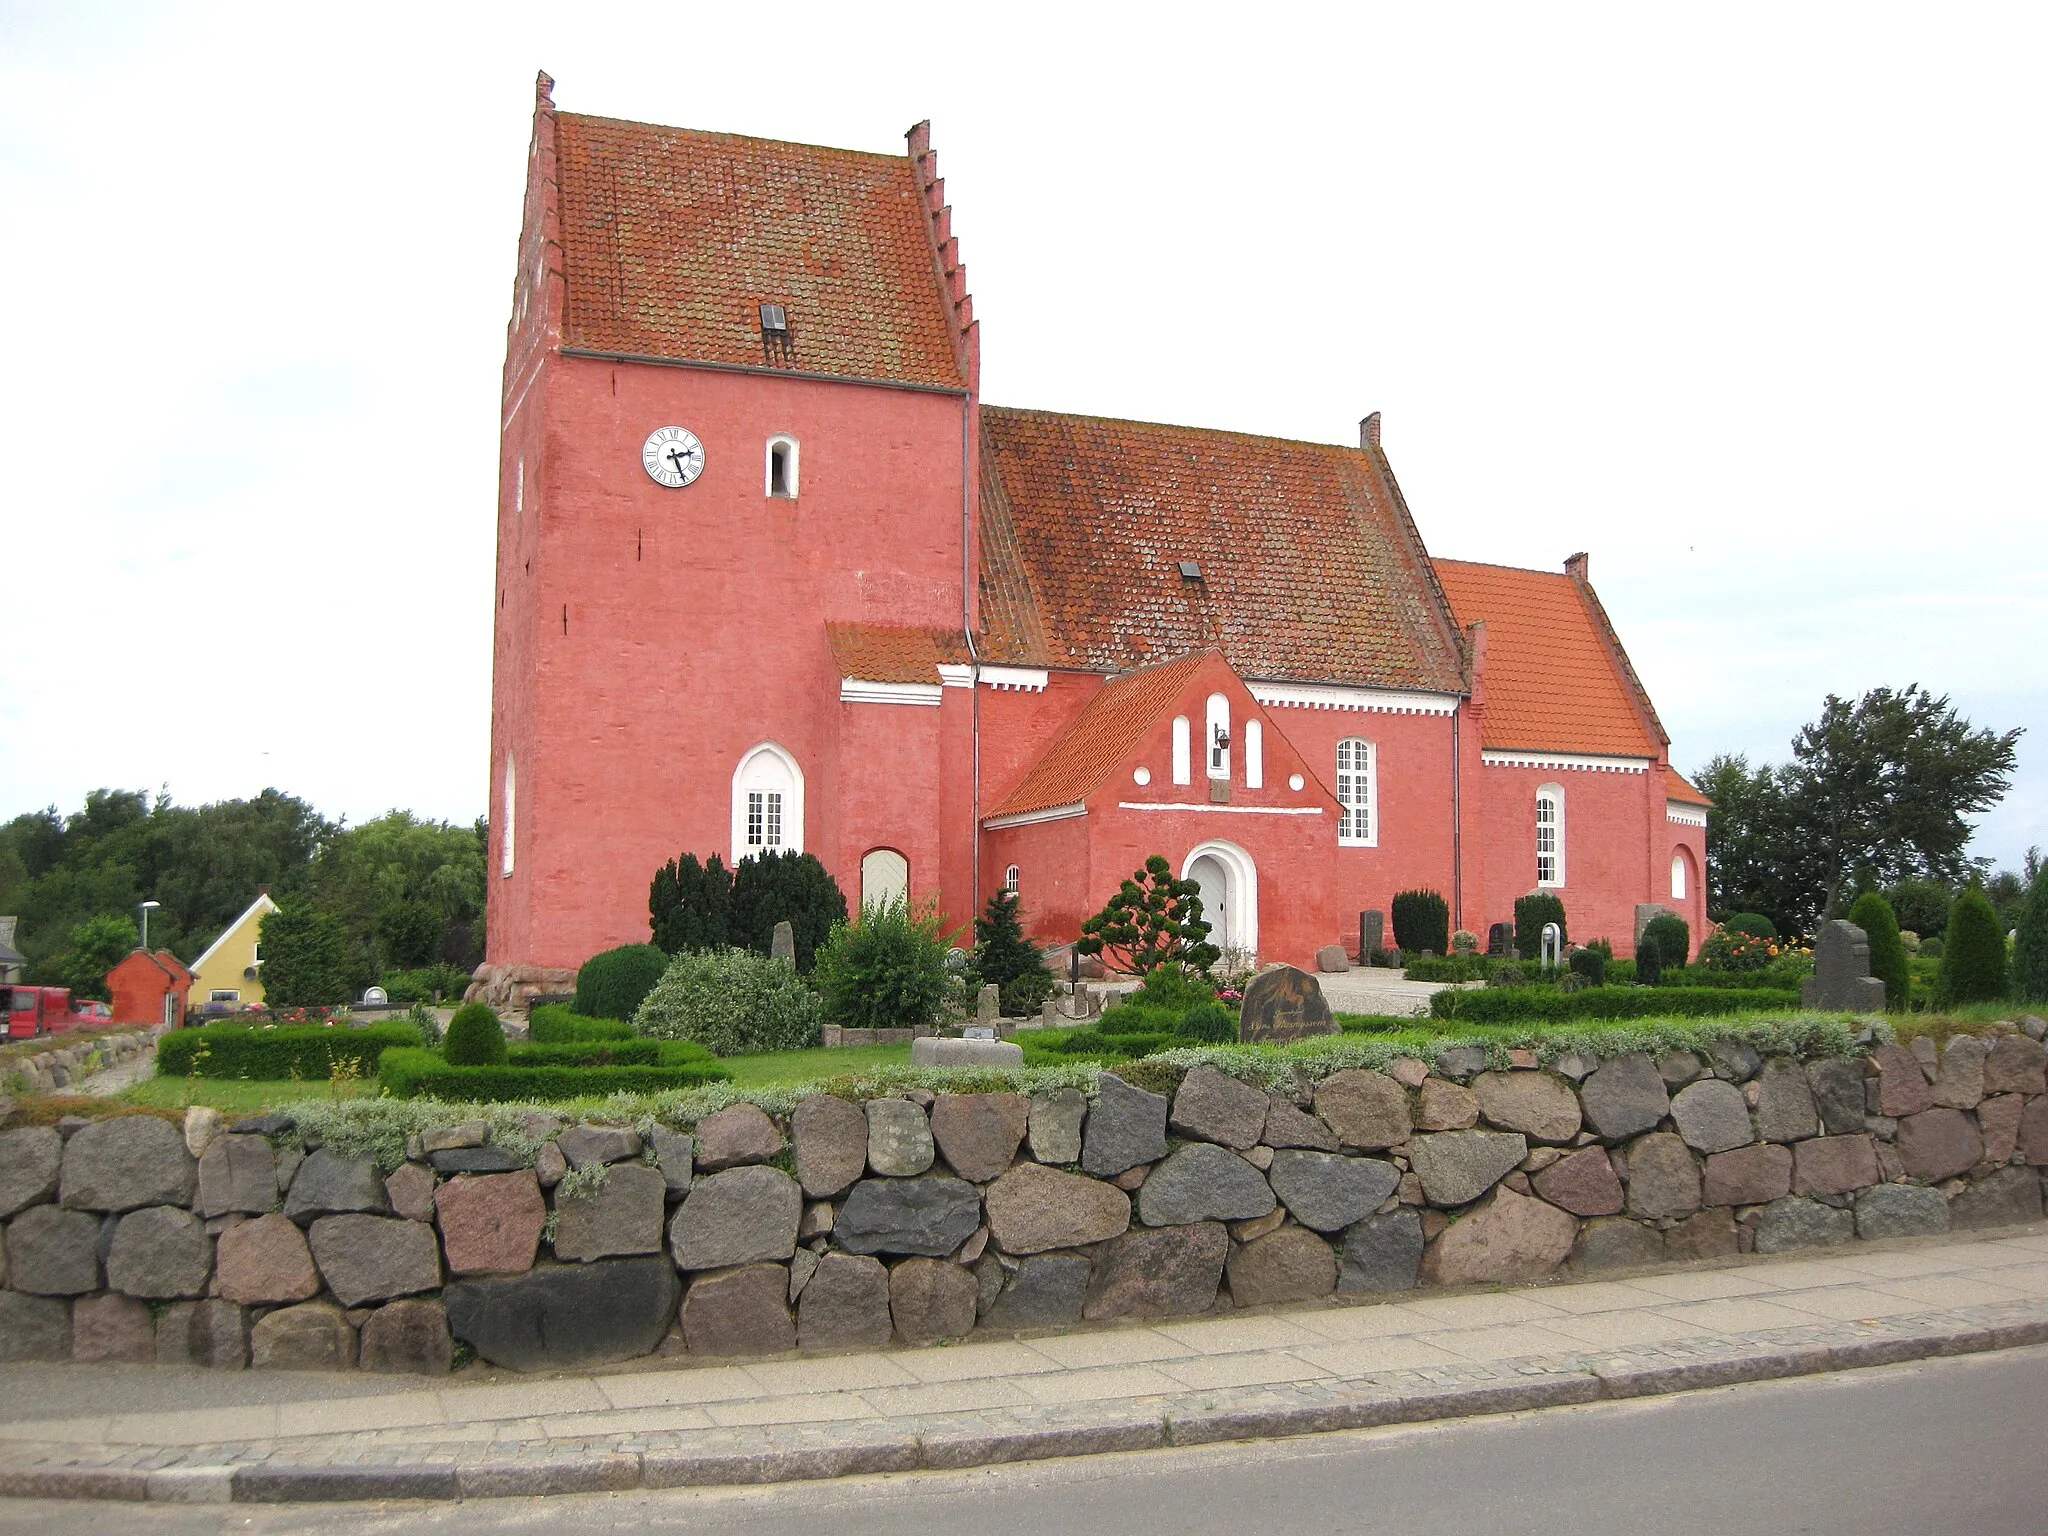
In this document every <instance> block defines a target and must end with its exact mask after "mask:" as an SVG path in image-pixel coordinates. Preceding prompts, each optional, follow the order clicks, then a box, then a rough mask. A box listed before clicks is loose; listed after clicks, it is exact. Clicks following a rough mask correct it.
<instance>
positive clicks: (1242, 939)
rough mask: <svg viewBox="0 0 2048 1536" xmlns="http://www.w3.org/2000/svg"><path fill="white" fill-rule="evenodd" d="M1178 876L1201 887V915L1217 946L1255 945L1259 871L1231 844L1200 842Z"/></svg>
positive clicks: (1244, 947)
mask: <svg viewBox="0 0 2048 1536" xmlns="http://www.w3.org/2000/svg"><path fill="white" fill-rule="evenodd" d="M1181 878H1182V879H1183V880H1192V881H1194V882H1195V884H1197V885H1198V886H1200V887H1201V888H1202V917H1203V920H1204V921H1206V922H1207V923H1208V925H1209V942H1210V943H1211V944H1214V945H1215V946H1216V947H1217V948H1218V949H1229V948H1237V949H1242V950H1245V951H1247V952H1248V953H1251V954H1256V953H1258V948H1259V872H1258V869H1257V867H1256V866H1254V865H1253V863H1252V856H1251V855H1250V854H1248V853H1246V852H1245V851H1244V850H1243V849H1242V848H1240V847H1238V846H1237V844H1235V843H1226V842H1221V841H1214V842H1207V843H1202V844H1200V845H1199V846H1197V847H1196V848H1194V849H1193V850H1191V851H1190V852H1189V854H1188V857H1187V862H1186V863H1184V864H1183V865H1182V866H1181Z"/></svg>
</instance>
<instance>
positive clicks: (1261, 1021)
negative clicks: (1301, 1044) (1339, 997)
mask: <svg viewBox="0 0 2048 1536" xmlns="http://www.w3.org/2000/svg"><path fill="white" fill-rule="evenodd" d="M1336 1033H1337V1021H1336V1020H1335V1019H1334V1018H1332V1017H1331V1016H1330V1005H1329V1004H1328V1003H1327V1002H1325V1001H1324V1000H1323V989H1322V987H1321V985H1320V984H1318V983H1317V981H1316V979H1315V977H1313V976H1311V975H1309V973H1308V972H1307V971H1303V970H1297V969H1296V968H1295V967H1293V966H1291V965H1276V966H1274V967H1273V969H1271V970H1270V971H1261V972H1259V974H1258V975H1256V976H1254V977H1253V978H1252V979H1251V980H1250V981H1249V982H1247V983H1246V984H1245V989H1244V1003H1243V1005H1242V1006H1241V1007H1240V1008H1239V1010H1238V1016H1237V1038H1238V1039H1239V1040H1240V1041H1242V1042H1244V1043H1245V1044H1247V1045H1249V1044H1252V1043H1253V1042H1260V1043H1267V1044H1278V1043H1281V1042H1284V1041H1288V1040H1299V1039H1301V1038H1302V1037H1303V1036H1304V1035H1334V1034H1336Z"/></svg>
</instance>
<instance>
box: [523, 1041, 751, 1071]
mask: <svg viewBox="0 0 2048 1536" xmlns="http://www.w3.org/2000/svg"><path fill="white" fill-rule="evenodd" d="M506 1065H507V1066H513V1067H696V1066H717V1065H718V1058H717V1057H716V1056H714V1055H712V1054H711V1053H710V1052H709V1051H707V1050H705V1049H704V1047H703V1046H701V1045H698V1044H696V1043H695V1042H693V1041H689V1040H563V1041H558V1042H556V1043H554V1044H547V1045H515V1046H512V1047H511V1048H510V1049H509V1050H508V1051H507V1052H506Z"/></svg>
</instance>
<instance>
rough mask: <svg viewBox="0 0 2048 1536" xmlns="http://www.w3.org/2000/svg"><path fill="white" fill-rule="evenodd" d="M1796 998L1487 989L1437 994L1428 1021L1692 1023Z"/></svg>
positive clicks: (1768, 993)
mask: <svg viewBox="0 0 2048 1536" xmlns="http://www.w3.org/2000/svg"><path fill="white" fill-rule="evenodd" d="M1798 1006H1799V994H1798V993H1796V992H1779V991H1773V990H1766V989H1763V988H1751V989H1749V990H1746V991H1738V990H1736V989H1733V988H1729V987H1587V988H1586V989H1585V990H1583V991H1580V992H1564V991H1560V990H1559V989H1557V988H1555V987H1489V988H1487V989H1486V990H1485V991H1484V992H1439V993H1437V995H1436V996H1435V997H1433V998H1431V999H1430V1004H1429V1011H1430V1014H1431V1016H1432V1017H1434V1018H1439V1019H1456V1020H1458V1021H1459V1022H1460V1023H1465V1024H1524V1023H1552V1022H1560V1021H1564V1020H1570V1019H1665V1018H1678V1019H1697V1018H1709V1017H1712V1016H1713V1015H1715V1014H1722V1013H1749V1012H1763V1011H1767V1010H1773V1009H1775V1010H1780V1011H1783V1010H1788V1009H1796V1008H1798Z"/></svg>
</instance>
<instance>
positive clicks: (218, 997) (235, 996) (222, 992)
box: [206, 802, 473, 1003]
mask: <svg viewBox="0 0 2048 1536" xmlns="http://www.w3.org/2000/svg"><path fill="white" fill-rule="evenodd" d="M472 803H473V802H472ZM206 1000H207V1001H208V1002H209V1003H239V1002H240V1001H241V1000H242V989H241V988H240V987H213V988H210V989H209V990H208V991H207V994H206Z"/></svg>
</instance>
